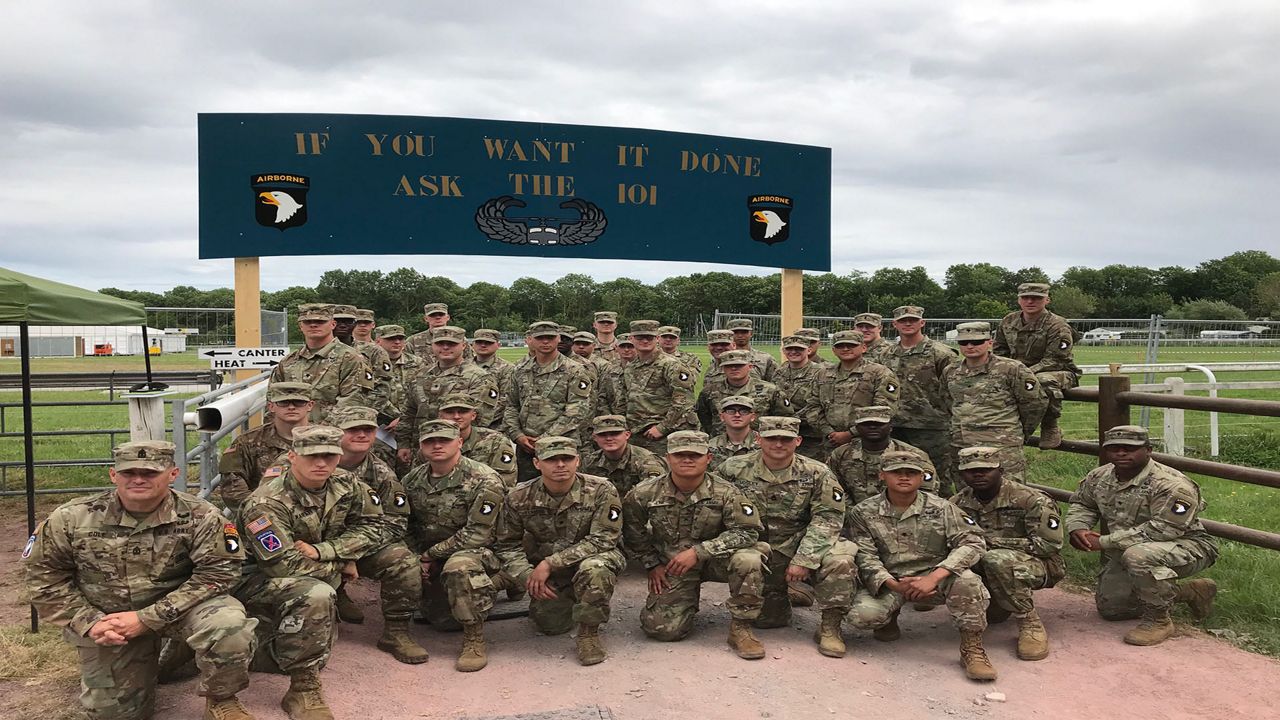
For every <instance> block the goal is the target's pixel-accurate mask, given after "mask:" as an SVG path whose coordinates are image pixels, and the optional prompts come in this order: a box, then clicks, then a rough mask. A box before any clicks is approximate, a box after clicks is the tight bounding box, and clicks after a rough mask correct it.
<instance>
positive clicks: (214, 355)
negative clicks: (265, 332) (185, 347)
mask: <svg viewBox="0 0 1280 720" xmlns="http://www.w3.org/2000/svg"><path fill="white" fill-rule="evenodd" d="M288 354H289V348H287V347H252V348H229V347H202V348H200V349H199V350H198V351H197V355H198V356H199V357H202V358H208V359H209V368H210V369H212V370H249V369H264V370H269V369H271V368H273V367H275V366H277V365H279V364H280V361H281V360H283V359H284V358H285V356H286V355H288Z"/></svg>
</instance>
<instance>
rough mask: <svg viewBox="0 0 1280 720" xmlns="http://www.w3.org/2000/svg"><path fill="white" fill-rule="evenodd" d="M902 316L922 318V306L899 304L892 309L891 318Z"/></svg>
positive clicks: (900, 317)
mask: <svg viewBox="0 0 1280 720" xmlns="http://www.w3.org/2000/svg"><path fill="white" fill-rule="evenodd" d="M902 318H915V319H917V320H923V319H924V308H922V307H920V306H919V305H899V306H898V307H896V308H894V309H893V319H894V320H901V319H902Z"/></svg>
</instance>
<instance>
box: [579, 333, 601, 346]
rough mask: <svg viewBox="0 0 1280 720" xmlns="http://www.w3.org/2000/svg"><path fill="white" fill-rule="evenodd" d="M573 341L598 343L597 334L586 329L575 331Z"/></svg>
mask: <svg viewBox="0 0 1280 720" xmlns="http://www.w3.org/2000/svg"><path fill="white" fill-rule="evenodd" d="M573 341H574V342H576V343H590V344H591V345H593V346H594V345H595V344H596V336H595V335H592V334H591V333H589V332H586V331H585V330H584V331H582V332H576V333H574V334H573Z"/></svg>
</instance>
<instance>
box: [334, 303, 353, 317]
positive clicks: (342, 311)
mask: <svg viewBox="0 0 1280 720" xmlns="http://www.w3.org/2000/svg"><path fill="white" fill-rule="evenodd" d="M356 317H357V315H356V306H355V305H334V306H333V319H334V320H355V319H356Z"/></svg>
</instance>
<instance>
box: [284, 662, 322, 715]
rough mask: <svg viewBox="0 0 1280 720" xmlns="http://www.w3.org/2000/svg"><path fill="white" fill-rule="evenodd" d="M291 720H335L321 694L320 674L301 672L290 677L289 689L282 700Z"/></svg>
mask: <svg viewBox="0 0 1280 720" xmlns="http://www.w3.org/2000/svg"><path fill="white" fill-rule="evenodd" d="M280 707H281V708H283V709H284V712H285V714H286V715H288V716H289V720H333V711H331V710H330V709H329V706H328V705H326V704H325V702H324V696H322V695H321V694H320V673H318V672H316V671H315V670H300V671H298V672H296V673H293V674H292V675H290V676H289V689H288V691H286V692H285V694H284V697H283V698H282V699H281V700H280Z"/></svg>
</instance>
